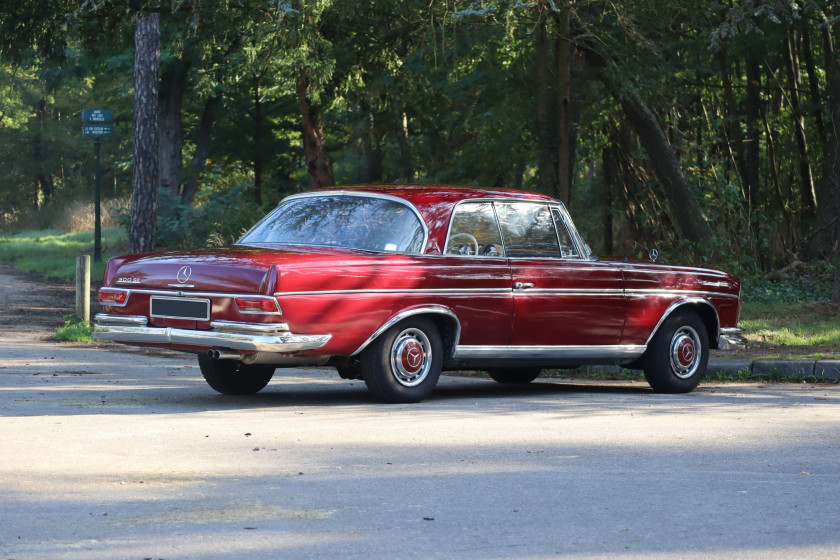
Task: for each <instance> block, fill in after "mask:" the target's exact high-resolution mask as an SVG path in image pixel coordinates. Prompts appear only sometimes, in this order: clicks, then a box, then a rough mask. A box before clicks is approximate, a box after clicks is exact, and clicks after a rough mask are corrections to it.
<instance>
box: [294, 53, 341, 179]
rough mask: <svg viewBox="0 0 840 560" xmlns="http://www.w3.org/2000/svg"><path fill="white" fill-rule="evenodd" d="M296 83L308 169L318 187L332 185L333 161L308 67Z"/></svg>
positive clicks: (302, 71)
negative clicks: (310, 95) (312, 94)
mask: <svg viewBox="0 0 840 560" xmlns="http://www.w3.org/2000/svg"><path fill="white" fill-rule="evenodd" d="M295 85H296V89H297V96H298V101H299V102H300V113H301V116H302V118H303V154H304V157H305V158H306V170H307V171H309V175H311V176H312V185H313V186H314V187H315V188H316V189H317V188H322V187H330V186H332V185H334V184H335V179H334V178H333V171H332V161H331V160H330V154H329V151H328V150H327V141H326V138H325V135H324V127H323V124H322V123H321V113H320V111H319V110H318V107H317V106H315V105H313V104H312V101H311V99H310V98H309V93H310V88H311V86H312V82H311V78H310V76H309V70H308V69H307V68H301V69H300V73H299V74H298V77H297V83H296V84H295Z"/></svg>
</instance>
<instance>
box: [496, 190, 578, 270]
mask: <svg viewBox="0 0 840 560" xmlns="http://www.w3.org/2000/svg"><path fill="white" fill-rule="evenodd" d="M496 203H499V204H513V203H516V204H519V203H528V204H534V205H539V206H544V207H546V209H547V210H548V216H549V218H551V223H552V224H553V225H554V238H555V240H556V241H557V256H556V257H551V256H542V255H540V256H539V257H517V256H510V255H508V250H507V242H506V241H505V236H504V230H503V229H502V221H501V220H500V219H499V214H498V212H496V223H497V224H499V231H500V232H502V244H503V245H504V248H505V258H507V259H510V260H533V259H545V260H552V261H554V260H562V261H566V260H575V259H571V258H569V257H563V255H562V253H560V237H559V236H558V235H557V224H556V223H555V222H554V216H553V215H552V213H551V207H552V205H556V204H557V203H556V202H554V201H548V200H522V199H521V198H510V199H500V200H496V201H495V202H494V203H493V209H494V210H495V209H496Z"/></svg>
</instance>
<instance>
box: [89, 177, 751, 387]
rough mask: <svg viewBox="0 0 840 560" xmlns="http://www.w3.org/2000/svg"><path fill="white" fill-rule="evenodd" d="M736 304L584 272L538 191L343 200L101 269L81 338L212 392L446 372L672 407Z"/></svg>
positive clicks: (393, 383)
mask: <svg viewBox="0 0 840 560" xmlns="http://www.w3.org/2000/svg"><path fill="white" fill-rule="evenodd" d="M187 282H189V283H187ZM122 284H131V286H130V287H120V286H119V285H122ZM740 294H741V285H740V282H739V281H738V279H737V278H735V277H734V276H732V275H731V274H727V273H725V272H720V271H716V270H709V269H700V268H688V267H679V266H664V265H659V264H654V263H652V262H632V261H631V262H628V261H626V260H625V259H620V260H609V259H601V258H598V257H596V256H594V255H592V254H591V253H590V252H589V249H588V247H587V246H586V245H585V243H584V242H583V240H582V239H581V237H580V235H579V234H578V232H577V230H576V229H575V227H574V224H573V223H572V220H571V219H570V217H569V214H568V212H567V211H566V208H565V207H564V206H563V204H561V203H560V202H558V201H557V200H554V199H552V198H550V197H547V196H543V195H540V194H536V193H527V192H523V191H514V190H502V189H493V190H490V189H466V188H457V187H441V186H435V187H420V186H416V187H415V186H398V185H394V186H381V185H380V186H358V187H345V188H335V189H325V190H319V191H317V192H311V193H304V194H297V195H293V196H290V197H288V198H286V199H285V200H283V201H282V202H281V203H280V205H279V206H278V207H277V208H276V209H275V210H274V211H273V212H271V213H270V214H268V215H267V216H266V217H265V218H263V219H262V220H261V221H260V222H259V223H258V224H257V225H255V226H254V227H253V228H252V229H251V230H250V231H249V232H248V233H246V234H245V235H244V236H243V237H242V239H240V240H239V242H237V243H236V244H234V245H233V246H231V247H227V248H222V249H198V250H194V251H179V252H165V253H157V254H151V255H148V254H146V255H128V256H122V257H116V258H113V259H111V260H110V261H109V263H108V266H107V268H106V270H105V276H104V280H103V287H102V289H101V290H100V292H99V301H100V302H101V303H102V304H103V305H104V308H105V312H104V313H102V314H99V315H97V316H96V327H95V332H94V337H95V338H99V339H106V340H114V341H117V342H121V343H125V344H133V345H140V346H157V347H165V348H171V349H174V350H181V351H184V352H192V353H194V354H197V356H198V363H199V365H200V368H201V372H202V374H203V376H204V378H205V379H206V380H207V382H208V383H209V384H210V386H211V387H212V388H214V389H215V390H217V391H219V392H221V393H225V394H247V393H255V392H257V391H259V390H261V389H262V388H263V387H265V386H266V384H268V382H269V380H270V379H271V377H272V375H273V373H274V370H275V368H278V367H288V366H302V365H325V364H326V365H332V366H334V367H335V368H336V370H337V371H338V374H339V375H340V376H341V377H342V378H345V379H363V380H364V381H365V384H366V385H367V387H368V388H369V389H370V391H371V392H372V393H373V395H374V396H375V397H376V398H377V399H379V400H382V401H387V402H416V401H420V400H422V399H423V398H425V397H427V396H428V395H429V394H431V392H432V391H433V390H434V388H435V385H436V384H437V381H438V378H439V376H440V374H441V371H445V370H457V369H467V368H468V369H483V370H486V371H487V372H488V373H489V375H490V377H492V378H493V379H495V380H496V381H498V382H500V383H528V382H530V381H532V380H533V379H535V378H536V377H537V376H538V375H539V374H540V371H541V369H543V368H546V367H573V366H579V365H582V364H620V365H624V366H626V367H632V368H640V369H643V370H644V372H645V376H646V378H647V380H648V382H649V383H650V385H651V386H652V387H653V388H654V389H655V390H657V391H663V392H687V391H691V390H692V389H694V387H696V386H697V383H698V382H699V381H700V378H701V377H702V376H703V373H704V371H705V369H706V362H707V360H708V357H709V349H710V348H718V347H720V346H722V345H725V344H727V342H728V341H735V340H737V339H739V333H740V329H738V328H737V322H738V315H739V312H740V305H741V302H740Z"/></svg>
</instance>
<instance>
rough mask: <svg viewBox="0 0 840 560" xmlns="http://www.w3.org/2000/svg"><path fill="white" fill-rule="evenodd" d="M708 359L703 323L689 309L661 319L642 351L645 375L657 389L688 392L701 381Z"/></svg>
mask: <svg viewBox="0 0 840 560" xmlns="http://www.w3.org/2000/svg"><path fill="white" fill-rule="evenodd" d="M708 362H709V334H708V332H707V331H706V325H705V324H703V321H702V320H701V319H700V317H698V316H697V314H696V313H694V312H692V311H689V310H683V311H676V312H675V313H674V314H673V315H672V316H671V317H669V318H668V319H666V320H665V322H664V323H662V325H661V326H660V327H659V330H658V331H657V332H656V335H655V336H654V337H653V340H652V341H651V343H650V345H649V346H648V348H647V351H646V352H645V355H644V370H645V379H647V382H648V383H649V384H650V386H651V387H653V389H654V390H655V391H658V392H660V393H688V392H690V391H692V390H693V389H694V388H695V387H697V384H698V383H700V380H701V379H702V378H703V375H704V374H705V373H706V364H707V363H708Z"/></svg>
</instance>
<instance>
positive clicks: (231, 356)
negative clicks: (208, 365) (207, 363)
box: [207, 349, 242, 360]
mask: <svg viewBox="0 0 840 560" xmlns="http://www.w3.org/2000/svg"><path fill="white" fill-rule="evenodd" d="M207 355H208V356H209V357H210V358H212V359H214V360H241V359H242V355H241V354H239V353H237V352H225V351H223V350H213V349H210V350H208V351H207Z"/></svg>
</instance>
